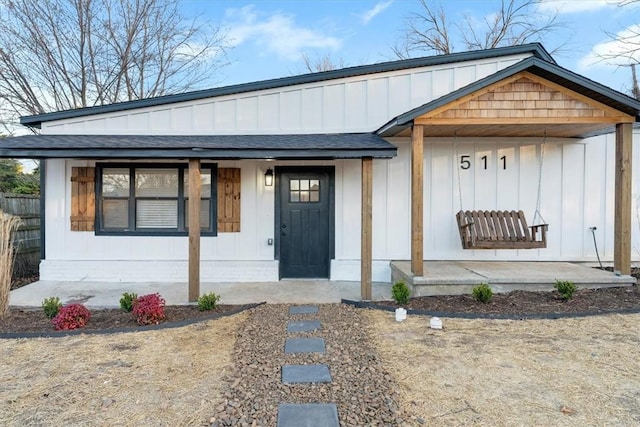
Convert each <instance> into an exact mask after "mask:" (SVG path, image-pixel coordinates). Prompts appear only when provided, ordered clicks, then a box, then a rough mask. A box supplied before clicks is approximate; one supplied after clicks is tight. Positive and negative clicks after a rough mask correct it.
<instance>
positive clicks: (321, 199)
mask: <svg viewBox="0 0 640 427" xmlns="http://www.w3.org/2000/svg"><path fill="white" fill-rule="evenodd" d="M330 181H331V180H330V171H329V170H327V169H326V168H322V169H313V168H310V169H305V170H304V171H295V172H294V171H286V170H284V171H282V172H281V173H280V176H279V180H278V185H279V195H280V221H279V224H278V227H279V230H277V231H278V232H279V235H280V236H279V240H280V242H279V246H280V276H281V277H284V278H296V277H298V278H312V277H329V260H330V241H331V239H330V229H331V215H330V214H331V208H332V203H331V202H330V196H331V191H330Z"/></svg>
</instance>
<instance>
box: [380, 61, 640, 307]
mask: <svg viewBox="0 0 640 427" xmlns="http://www.w3.org/2000/svg"><path fill="white" fill-rule="evenodd" d="M639 117H640V103H639V102H638V101H636V100H634V99H632V98H629V97H627V96H625V95H623V94H621V93H619V92H616V91H613V90H611V89H609V88H607V87H605V86H602V85H599V84H597V83H595V82H593V81H590V80H588V79H585V78H583V77H582V76H579V75H577V74H575V73H572V72H570V71H568V70H565V69H563V68H561V67H559V66H557V65H555V64H551V63H549V62H545V61H540V60H539V59H537V58H529V59H527V60H524V61H522V62H520V63H518V64H515V65H513V66H511V67H508V68H506V69H504V70H502V71H499V72H497V73H495V74H492V75H490V76H488V77H486V78H484V79H481V80H479V81H476V82H474V83H472V84H470V85H468V86H466V87H463V88H461V89H459V90H456V91H454V92H451V93H449V94H447V95H445V96H443V97H441V98H439V99H436V100H434V101H432V102H430V103H428V104H425V105H423V106H420V107H418V108H415V109H413V110H411V111H409V112H407V113H405V114H403V115H401V116H398V117H396V118H395V119H393V120H391V121H390V122H389V123H387V124H386V125H385V126H383V127H382V128H380V129H379V130H378V134H380V135H382V136H385V137H408V138H411V260H410V261H405V262H403V261H394V262H392V278H393V279H400V278H402V279H403V280H405V281H406V282H408V283H410V284H413V285H414V289H415V293H414V295H434V294H445V293H449V292H450V293H465V292H470V291H471V288H472V287H473V285H477V284H479V283H483V282H484V283H489V284H491V285H495V286H496V287H497V288H498V290H499V291H503V292H504V291H508V290H511V289H519V287H518V286H519V285H523V286H524V285H526V289H552V285H553V283H554V282H555V279H562V280H571V281H574V282H575V283H576V284H578V285H582V286H586V287H600V286H620V285H624V284H632V283H634V282H635V281H634V280H633V279H632V278H631V277H630V276H629V274H630V270H631V215H632V188H631V187H632V186H631V179H632V156H631V152H632V125H633V123H634V122H636V121H638V120H639ZM607 132H615V135H616V137H615V144H616V147H615V194H614V212H615V214H614V256H613V269H614V272H615V274H613V273H606V272H603V271H589V270H586V269H584V267H579V266H576V265H574V264H570V263H544V264H541V263H522V262H466V261H455V262H454V261H452V262H424V259H425V254H424V246H425V245H424V241H425V235H428V233H430V230H428V229H426V230H425V229H424V224H425V222H426V221H425V217H424V212H425V206H424V205H425V203H430V202H431V203H435V202H437V201H433V200H425V198H424V194H425V193H424V182H425V174H427V173H429V171H425V170H424V169H425V166H424V165H425V162H424V160H423V159H424V147H425V144H429V138H450V139H451V141H452V144H455V141H456V138H458V137H462V138H512V139H514V140H517V138H531V137H533V138H539V139H540V140H541V141H544V140H545V139H546V138H548V137H549V138H576V139H582V138H586V137H589V136H593V135H597V134H602V133H607ZM456 160H459V159H456ZM454 167H461V165H458V164H456V165H455V166H454ZM458 179H459V178H458ZM477 208H481V209H486V207H481V206H478V207H477ZM510 209H515V210H516V211H517V210H518V209H519V208H518V206H513V207H512V208H511V207H510ZM552 227H553V224H551V225H550V232H553V228H552ZM492 238H495V236H493V237H492ZM497 238H498V239H499V238H500V237H497ZM545 244H546V243H545ZM497 246H498V247H500V245H497ZM504 247H505V248H506V247H508V245H504ZM494 249H495V248H494ZM499 250H502V249H499ZM507 250H509V249H507ZM542 250H543V249H542ZM431 255H432V256H431V257H430V258H431V259H433V258H434V257H433V254H431ZM468 259H473V251H469V258H468Z"/></svg>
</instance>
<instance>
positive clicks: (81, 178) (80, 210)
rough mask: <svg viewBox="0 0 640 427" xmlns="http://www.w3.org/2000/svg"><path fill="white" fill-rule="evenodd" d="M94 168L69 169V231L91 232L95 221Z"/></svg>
mask: <svg viewBox="0 0 640 427" xmlns="http://www.w3.org/2000/svg"><path fill="white" fill-rule="evenodd" d="M95 177H96V168H92V167H72V168H71V231H93V230H94V226H95V220H96V184H95V182H96V181H95V180H96V178H95Z"/></svg>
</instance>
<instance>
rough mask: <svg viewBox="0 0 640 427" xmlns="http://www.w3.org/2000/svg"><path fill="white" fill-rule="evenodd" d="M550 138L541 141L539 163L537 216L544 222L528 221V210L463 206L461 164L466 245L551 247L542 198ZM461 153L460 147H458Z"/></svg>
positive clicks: (461, 227) (462, 231) (458, 216)
mask: <svg viewBox="0 0 640 427" xmlns="http://www.w3.org/2000/svg"><path fill="white" fill-rule="evenodd" d="M546 139H547V135H546V132H545V135H544V139H543V140H542V144H541V145H540V161H539V163H538V197H537V200H536V212H535V214H534V217H533V220H534V223H535V221H536V219H538V220H539V221H540V223H538V224H535V225H531V226H529V225H527V220H526V218H525V215H524V212H523V211H521V210H518V211H515V210H512V211H508V210H506V211H495V210H491V211H489V210H484V211H482V210H475V211H470V210H466V211H465V210H463V208H462V187H461V184H460V169H459V168H458V191H459V192H458V195H459V196H460V211H459V212H458V213H457V214H456V220H457V221H458V229H459V230H460V241H461V243H462V249H539V248H546V247H547V230H548V229H549V225H548V224H546V223H545V221H544V218H542V215H541V214H540V199H541V191H542V163H543V159H544V146H545V142H546ZM456 156H457V150H456Z"/></svg>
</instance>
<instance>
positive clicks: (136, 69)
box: [0, 0, 227, 126]
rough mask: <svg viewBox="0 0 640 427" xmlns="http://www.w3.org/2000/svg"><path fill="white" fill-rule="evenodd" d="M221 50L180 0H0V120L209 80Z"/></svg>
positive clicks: (212, 31)
mask: <svg viewBox="0 0 640 427" xmlns="http://www.w3.org/2000/svg"><path fill="white" fill-rule="evenodd" d="M226 48H227V44H226V34H225V33H224V31H223V30H222V29H221V28H219V27H212V26H210V25H205V24H203V23H201V22H200V20H199V18H197V17H196V18H193V19H186V18H185V17H184V16H183V15H182V14H181V13H180V0H0V123H2V124H3V125H4V126H9V125H8V124H9V123H14V124H15V123H16V121H17V117H18V116H20V115H26V114H41V113H45V112H50V111H58V110H63V109H71V108H81V107H87V106H93V105H102V104H108V103H113V102H120V101H128V100H133V99H141V98H148V97H154V96H160V95H165V94H169V93H178V92H183V91H185V90H193V89H197V88H200V87H201V86H202V85H205V84H206V85H212V84H214V83H215V81H216V80H215V75H216V70H218V69H219V68H220V67H222V66H224V65H226V59H225V50H226Z"/></svg>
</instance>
